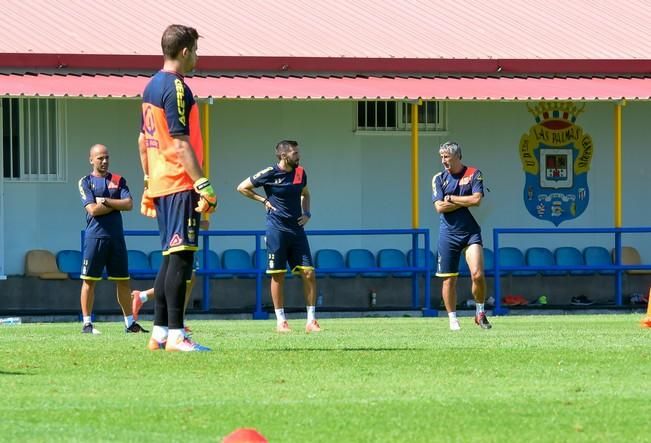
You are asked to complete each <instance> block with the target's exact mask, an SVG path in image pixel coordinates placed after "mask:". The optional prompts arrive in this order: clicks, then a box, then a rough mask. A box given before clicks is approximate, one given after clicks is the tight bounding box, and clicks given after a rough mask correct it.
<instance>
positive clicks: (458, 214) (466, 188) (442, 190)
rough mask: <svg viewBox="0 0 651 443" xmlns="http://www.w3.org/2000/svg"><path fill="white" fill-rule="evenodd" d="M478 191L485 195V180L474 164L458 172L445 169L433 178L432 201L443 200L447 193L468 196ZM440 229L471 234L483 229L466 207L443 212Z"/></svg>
mask: <svg viewBox="0 0 651 443" xmlns="http://www.w3.org/2000/svg"><path fill="white" fill-rule="evenodd" d="M477 192H479V193H481V195H482V196H483V195H484V181H483V177H482V173H481V171H480V170H479V169H477V168H473V167H472V166H464V167H463V169H462V170H461V172H459V173H458V174H451V173H450V172H448V171H443V172H440V173H438V174H436V175H435V176H434V178H433V179H432V202H436V201H443V199H444V198H445V196H446V195H459V196H468V195H473V194H475V193H477ZM440 230H441V232H451V233H469V234H472V233H478V232H480V231H481V229H480V227H479V224H478V223H477V221H476V220H475V218H474V217H473V216H472V214H471V212H470V209H468V208H465V207H461V208H459V209H457V210H456V211H452V212H443V213H441V224H440Z"/></svg>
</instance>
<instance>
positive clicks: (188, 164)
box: [141, 135, 204, 182]
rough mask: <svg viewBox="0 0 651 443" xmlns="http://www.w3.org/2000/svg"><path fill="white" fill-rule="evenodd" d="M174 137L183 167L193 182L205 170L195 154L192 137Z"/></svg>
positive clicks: (200, 176) (175, 146)
mask: <svg viewBox="0 0 651 443" xmlns="http://www.w3.org/2000/svg"><path fill="white" fill-rule="evenodd" d="M173 137H174V149H175V151H176V155H177V158H178V159H179V162H180V163H181V165H182V166H183V169H185V172H186V173H187V174H188V175H189V176H190V178H191V179H192V181H193V182H196V181H197V180H199V179H200V178H202V177H204V175H203V170H202V169H201V166H200V165H199V161H198V160H197V156H196V155H195V154H194V150H193V149H192V145H191V144H190V137H189V136H187V135H175V136H173ZM141 161H142V159H141Z"/></svg>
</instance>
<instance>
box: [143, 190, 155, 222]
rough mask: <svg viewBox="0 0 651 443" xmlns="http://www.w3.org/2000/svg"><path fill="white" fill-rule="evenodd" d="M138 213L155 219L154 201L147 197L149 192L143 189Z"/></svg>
mask: <svg viewBox="0 0 651 443" xmlns="http://www.w3.org/2000/svg"><path fill="white" fill-rule="evenodd" d="M140 213H141V214H142V215H144V216H145V217H151V218H156V206H154V199H153V198H151V197H150V196H149V191H148V190H147V189H145V190H144V191H143V193H142V200H140Z"/></svg>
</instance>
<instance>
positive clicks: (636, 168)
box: [4, 99, 651, 275]
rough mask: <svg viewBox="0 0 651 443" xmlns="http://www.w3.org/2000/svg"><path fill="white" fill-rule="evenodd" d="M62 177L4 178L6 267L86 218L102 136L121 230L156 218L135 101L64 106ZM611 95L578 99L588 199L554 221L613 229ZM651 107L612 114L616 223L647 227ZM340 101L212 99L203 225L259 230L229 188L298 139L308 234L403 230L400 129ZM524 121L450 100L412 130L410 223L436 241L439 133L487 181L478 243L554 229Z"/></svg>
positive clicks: (522, 114) (258, 220) (514, 113)
mask: <svg viewBox="0 0 651 443" xmlns="http://www.w3.org/2000/svg"><path fill="white" fill-rule="evenodd" d="M67 109H68V141H67V157H68V168H67V170H68V179H67V181H66V182H65V183H42V184H41V183H14V182H5V189H4V192H5V201H4V207H5V210H6V212H5V269H6V273H7V274H8V275H13V274H22V273H23V271H24V255H25V252H26V251H27V250H29V249H36V248H44V249H49V250H52V251H58V250H60V249H75V248H78V246H79V231H80V230H81V229H83V227H84V225H85V218H84V210H83V208H82V206H81V201H80V198H79V193H78V192H77V181H78V179H79V178H80V177H81V176H82V175H85V174H87V173H88V172H89V171H90V164H89V162H88V148H89V147H90V146H91V145H92V144H93V143H104V144H106V145H107V146H108V147H109V149H110V153H111V170H113V171H115V172H116V173H119V174H121V175H123V176H124V177H125V178H126V179H127V181H128V183H129V186H130V188H131V191H132V193H133V195H134V200H135V202H134V203H135V204H134V210H133V211H131V212H130V213H126V214H124V222H125V227H126V228H127V229H155V228H156V223H155V221H153V220H151V219H147V218H145V217H143V216H141V215H140V213H139V199H140V195H141V193H142V172H141V169H140V164H139V159H138V155H137V144H136V139H137V134H138V128H139V121H140V118H139V102H138V101H131V100H82V99H73V100H69V103H68V107H67ZM613 109H614V104H612V103H588V104H587V105H586V108H585V112H584V113H583V114H581V115H580V116H579V118H578V120H577V124H579V125H580V126H582V127H583V129H584V130H585V131H586V132H588V133H589V134H590V135H591V136H592V139H593V142H594V155H593V158H592V164H591V168H590V171H589V173H588V183H589V186H590V192H591V194H590V203H589V205H588V207H587V209H586V211H585V212H584V213H583V214H582V215H581V216H579V217H578V218H576V219H574V220H571V221H568V222H565V223H563V224H561V225H560V227H561V228H564V227H610V226H613V223H614V212H613V203H614V194H613V186H614V185H613V183H614V182H613V172H614V166H613V144H614V133H613V112H614V111H613ZM650 111H651V104H650V103H646V102H638V103H629V104H628V105H627V106H626V107H625V108H624V126H623V127H624V155H623V162H624V165H623V169H624V171H625V174H624V180H623V183H624V204H623V212H624V218H623V222H624V226H644V225H646V224H648V222H647V220H648V219H649V210H648V206H647V200H648V196H647V183H649V176H650V171H649V165H651V149H649V148H651V146H650V144H651V142H650V141H649V137H648V128H647V126H648V123H647V120H648V115H649V113H650ZM353 123H354V104H353V103H352V102H327V101H309V102H292V101H286V102H279V101H258V102H253V101H217V102H215V104H214V105H212V107H211V125H212V126H211V178H212V181H213V184H214V186H215V188H216V190H217V192H218V194H219V197H220V206H219V209H218V211H217V212H216V213H215V214H214V215H213V217H212V224H211V228H212V229H263V227H264V213H263V210H262V207H261V206H260V205H256V204H255V203H254V202H252V201H249V200H248V199H245V198H243V197H241V196H240V195H239V194H238V193H237V192H236V191H235V187H236V186H237V184H238V183H239V182H240V181H241V180H242V179H244V178H246V177H247V176H249V175H251V174H253V173H255V172H257V171H258V170H260V169H262V168H264V167H265V166H268V165H270V164H272V163H273V162H274V161H275V158H274V153H273V148H274V146H275V143H276V142H277V141H279V140H281V139H283V138H291V139H295V140H298V141H299V142H300V144H301V153H302V164H303V165H304V167H305V168H306V171H307V173H308V180H309V188H310V192H311V194H312V200H313V202H312V213H313V220H312V221H311V222H310V224H309V226H308V227H309V228H311V229H359V228H409V227H411V179H410V171H411V166H410V135H409V134H408V133H407V134H404V135H386V136H385V135H358V134H355V133H354V131H353ZM533 124H534V120H533V117H532V116H531V115H530V114H529V113H528V112H527V109H526V105H525V103H489V102H485V103H472V102H468V103H465V102H455V103H449V104H448V129H449V131H448V133H447V134H441V135H436V136H433V135H423V136H421V137H420V176H419V183H420V195H419V203H420V227H423V228H429V229H431V231H432V243H433V244H432V248H433V249H434V248H435V245H436V238H437V235H436V233H437V230H438V216H437V215H436V214H435V212H434V211H433V209H432V205H431V197H430V194H431V188H430V182H431V178H432V175H433V173H435V172H437V171H439V170H440V169H441V168H440V162H439V158H438V153H437V147H438V145H439V144H440V143H441V142H443V141H444V140H447V139H454V140H458V141H459V142H461V143H462V146H463V154H464V156H463V160H464V162H465V163H466V164H469V165H473V166H476V167H478V168H480V169H481V170H482V171H483V173H484V176H485V185H486V186H487V187H488V188H489V189H490V191H491V192H488V193H487V195H486V198H485V199H484V201H483V203H482V206H481V207H479V208H475V209H473V213H474V214H475V216H476V218H477V219H478V221H479V222H480V224H481V225H482V228H483V233H484V240H485V245H486V246H487V247H492V229H493V227H549V228H551V227H553V225H552V224H551V223H549V222H546V221H540V220H536V219H535V218H534V217H532V216H531V215H530V214H529V213H528V212H527V210H526V208H525V207H524V203H523V201H522V188H523V183H524V172H523V170H522V167H521V164H520V159H519V154H518V144H519V141H520V137H521V136H522V134H524V133H526V132H528V130H529V128H530V126H531V125H533ZM647 237H651V236H648V235H642V236H640V235H637V236H635V237H634V238H630V239H626V240H627V241H628V243H630V244H636V245H638V247H639V249H640V250H641V252H642V255H643V259H645V260H648V261H649V262H651V243H649V242H648V241H646V240H645V239H646V238H647ZM311 244H312V249H313V250H317V249H319V248H323V247H334V248H338V249H340V250H342V251H345V250H347V249H350V248H353V247H366V248H369V249H371V250H377V249H379V248H381V247H398V248H400V249H403V250H407V249H409V248H410V242H409V240H407V239H400V238H376V237H365V238H352V239H351V238H346V237H330V238H323V237H321V238H317V237H314V238H312V239H311ZM508 244H513V245H515V246H519V247H520V248H521V249H525V248H526V247H529V246H541V245H544V246H547V247H549V248H554V247H556V246H560V245H567V244H571V245H574V246H577V247H584V246H586V245H589V244H603V245H604V246H609V245H611V244H612V241H611V238H610V237H606V236H600V237H597V238H588V237H572V238H571V239H570V238H569V237H566V236H551V237H545V238H544V239H540V238H530V237H526V238H523V237H522V236H520V237H517V239H515V238H511V239H505V241H504V243H503V245H508ZM212 245H213V248H215V249H217V250H218V251H219V250H222V249H224V248H228V247H243V248H244V249H249V250H252V249H253V244H252V243H250V242H248V241H244V240H242V239H221V240H219V242H213V243H212ZM128 246H129V247H130V248H134V249H142V250H144V251H151V250H153V249H158V248H159V247H160V245H159V244H158V241H157V238H153V237H152V238H137V239H136V238H133V237H131V238H129V239H128Z"/></svg>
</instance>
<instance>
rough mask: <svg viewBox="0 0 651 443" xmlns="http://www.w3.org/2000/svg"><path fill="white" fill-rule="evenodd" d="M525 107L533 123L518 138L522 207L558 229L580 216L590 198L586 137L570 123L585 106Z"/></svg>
mask: <svg viewBox="0 0 651 443" xmlns="http://www.w3.org/2000/svg"><path fill="white" fill-rule="evenodd" d="M527 108H528V109H529V112H530V113H531V114H533V116H534V117H535V119H536V124H535V125H533V126H532V127H531V128H530V129H529V133H528V134H524V135H522V137H521V138H520V160H522V169H524V175H525V183H524V204H525V206H526V207H527V209H528V210H529V213H530V214H531V215H533V216H534V217H536V218H538V219H541V220H549V221H550V222H552V223H554V225H556V226H558V225H559V224H561V222H564V221H566V220H571V219H573V218H576V217H578V216H579V215H581V214H582V213H583V211H585V208H586V207H587V206H588V201H589V199H590V192H589V190H588V171H589V170H590V161H591V160H592V152H593V146H592V138H591V137H590V135H588V134H586V133H585V132H583V128H581V127H580V126H579V125H577V124H575V122H576V118H577V117H578V116H579V115H580V114H581V113H582V112H583V110H584V108H585V105H583V106H582V107H581V108H579V107H577V106H576V105H575V104H574V103H572V102H549V103H548V102H540V103H539V104H538V105H536V106H534V107H531V106H529V105H527Z"/></svg>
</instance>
